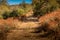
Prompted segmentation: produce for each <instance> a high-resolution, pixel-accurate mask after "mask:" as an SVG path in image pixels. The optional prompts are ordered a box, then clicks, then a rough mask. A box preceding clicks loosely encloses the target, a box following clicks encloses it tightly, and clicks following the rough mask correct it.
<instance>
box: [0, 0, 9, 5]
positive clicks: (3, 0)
mask: <svg viewBox="0 0 60 40" xmlns="http://www.w3.org/2000/svg"><path fill="white" fill-rule="evenodd" d="M7 4H8V3H7V0H0V5H7Z"/></svg>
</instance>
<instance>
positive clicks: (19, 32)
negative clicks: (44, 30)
mask: <svg viewBox="0 0 60 40" xmlns="http://www.w3.org/2000/svg"><path fill="white" fill-rule="evenodd" d="M6 24H7V25H8V27H15V29H11V30H10V31H9V32H7V33H3V36H4V35H5V36H4V37H2V39H1V40H50V39H49V38H41V37H40V33H32V31H34V30H35V28H36V27H38V22H33V21H31V22H30V21H28V22H21V21H19V20H17V19H14V20H13V19H11V18H9V19H7V20H3V19H0V25H4V26H5V25H6ZM4 26H3V27H2V28H3V29H5V27H4ZM0 29H1V28H0ZM3 31H4V30H3Z"/></svg>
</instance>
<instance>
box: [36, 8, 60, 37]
mask: <svg viewBox="0 0 60 40" xmlns="http://www.w3.org/2000/svg"><path fill="white" fill-rule="evenodd" d="M39 25H40V26H39V29H41V30H43V31H44V32H47V35H48V33H50V32H51V31H52V33H53V32H54V33H55V34H57V35H54V36H55V37H57V38H59V37H60V32H59V31H60V9H59V10H56V11H53V12H51V13H49V14H45V15H44V16H41V17H40V18H39ZM37 30H38V29H37ZM50 34H51V33H50ZM44 35H46V34H44ZM58 36H59V37H58Z"/></svg>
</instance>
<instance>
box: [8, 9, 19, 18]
mask: <svg viewBox="0 0 60 40" xmlns="http://www.w3.org/2000/svg"><path fill="white" fill-rule="evenodd" d="M9 17H18V13H17V11H16V10H13V11H12V12H11V13H10V14H9Z"/></svg>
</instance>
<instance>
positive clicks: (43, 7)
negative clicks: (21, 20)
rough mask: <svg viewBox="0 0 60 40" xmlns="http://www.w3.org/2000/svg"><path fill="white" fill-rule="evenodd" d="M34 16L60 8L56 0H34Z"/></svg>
mask: <svg viewBox="0 0 60 40" xmlns="http://www.w3.org/2000/svg"><path fill="white" fill-rule="evenodd" d="M33 5H34V8H33V9H34V10H33V11H34V16H42V15H44V14H46V13H48V12H51V11H54V10H56V9H58V8H59V3H57V1H56V0H46V1H45V0H33Z"/></svg>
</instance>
